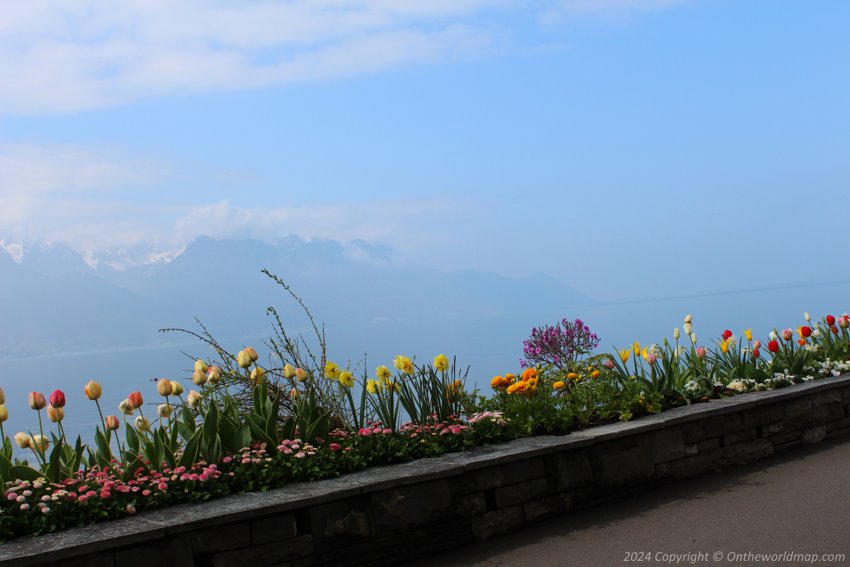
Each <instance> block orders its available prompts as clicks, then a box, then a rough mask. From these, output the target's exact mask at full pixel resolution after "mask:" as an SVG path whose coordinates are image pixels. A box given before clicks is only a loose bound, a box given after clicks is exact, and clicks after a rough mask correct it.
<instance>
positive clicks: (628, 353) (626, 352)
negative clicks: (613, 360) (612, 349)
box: [620, 348, 632, 364]
mask: <svg viewBox="0 0 850 567" xmlns="http://www.w3.org/2000/svg"><path fill="white" fill-rule="evenodd" d="M631 355H632V351H631V350H629V349H627V348H624V349H623V350H621V351H620V360H621V361H622V362H623V364H625V363H626V362H628V361H629V357H630V356H631Z"/></svg>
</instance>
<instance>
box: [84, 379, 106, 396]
mask: <svg viewBox="0 0 850 567" xmlns="http://www.w3.org/2000/svg"><path fill="white" fill-rule="evenodd" d="M83 392H84V393H85V394H86V397H87V398H88V399H90V400H96V399H98V398H100V396H101V394H103V389H102V388H101V387H100V384H98V383H97V382H95V381H94V380H89V382H88V384H86V386H85V387H84V388H83Z"/></svg>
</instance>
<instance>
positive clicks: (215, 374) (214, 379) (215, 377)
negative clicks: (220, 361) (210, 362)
mask: <svg viewBox="0 0 850 567" xmlns="http://www.w3.org/2000/svg"><path fill="white" fill-rule="evenodd" d="M207 380H209V381H210V384H218V383H219V382H221V368H219V367H218V366H210V369H209V371H208V372H207Z"/></svg>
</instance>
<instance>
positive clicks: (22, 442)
mask: <svg viewBox="0 0 850 567" xmlns="http://www.w3.org/2000/svg"><path fill="white" fill-rule="evenodd" d="M15 443H17V444H18V447H20V448H21V449H29V448H30V447H31V446H32V437H30V435H29V433H24V432H23V431H20V432H18V433H15Z"/></svg>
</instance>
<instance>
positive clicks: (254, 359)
mask: <svg viewBox="0 0 850 567" xmlns="http://www.w3.org/2000/svg"><path fill="white" fill-rule="evenodd" d="M245 352H246V353H248V356H250V357H251V362H257V360H259V358H260V355H259V354H257V351H255V350H254V349H253V348H251V347H245Z"/></svg>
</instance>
